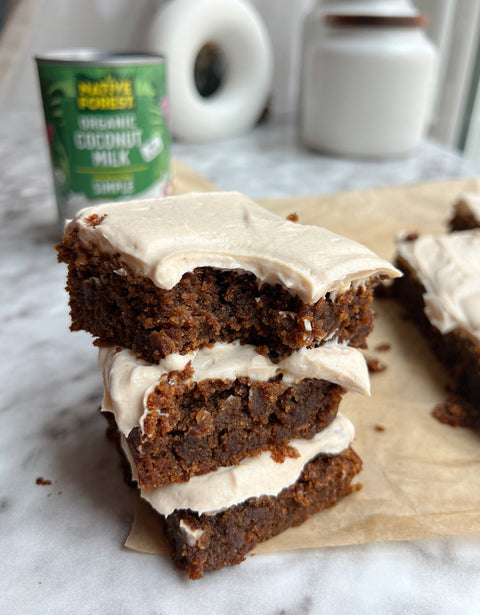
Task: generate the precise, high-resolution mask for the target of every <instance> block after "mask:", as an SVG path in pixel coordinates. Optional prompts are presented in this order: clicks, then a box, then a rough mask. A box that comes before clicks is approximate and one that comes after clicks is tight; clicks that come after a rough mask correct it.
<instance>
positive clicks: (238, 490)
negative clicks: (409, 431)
mask: <svg viewBox="0 0 480 615" xmlns="http://www.w3.org/2000/svg"><path fill="white" fill-rule="evenodd" d="M354 435H355V432H354V428H353V425H352V423H351V422H350V421H349V420H348V419H347V418H346V417H345V416H343V415H342V414H338V415H337V417H336V418H335V420H334V421H332V423H330V425H329V426H328V427H327V428H326V429H324V430H323V431H321V432H319V433H318V434H316V435H315V436H314V437H313V438H312V439H311V440H307V439H297V440H292V441H291V442H290V445H291V446H293V447H294V448H296V449H297V451H298V452H299V454H300V456H299V457H297V458H292V457H287V458H286V459H285V461H283V462H282V463H277V462H275V461H274V460H273V459H272V456H271V453H270V451H266V452H264V453H262V454H261V455H257V456H255V457H248V458H247V459H244V460H243V461H242V462H241V463H239V464H238V465H236V466H229V467H225V468H219V469H218V470H216V471H215V472H210V473H208V474H203V475H202V476H194V477H193V478H191V479H190V480H189V481H188V482H187V483H172V484H171V485H166V486H165V487H156V488H152V489H141V491H140V492H141V496H142V497H143V498H144V499H145V500H147V502H149V503H150V504H151V505H152V506H153V508H155V510H157V511H158V512H159V513H160V514H162V515H169V514H171V513H172V512H173V511H174V510H185V509H190V510H193V511H195V512H198V513H199V514H204V513H206V514H213V513H215V512H218V511H220V510H222V509H224V508H228V507H229V506H234V505H235V504H240V503H241V502H244V501H245V500H247V499H248V498H252V497H260V496H262V495H270V496H276V495H278V494H279V493H280V492H281V491H282V490H283V489H285V488H286V487H289V486H290V485H293V483H295V482H296V481H297V480H298V478H299V477H300V474H301V473H302V471H303V468H304V466H305V465H306V464H307V463H308V462H309V461H310V460H311V459H313V458H314V457H316V456H317V455H320V454H326V455H337V454H339V453H341V452H342V451H344V450H345V449H346V448H347V447H348V446H349V445H350V443H351V442H352V440H353V438H354ZM192 538H193V537H192Z"/></svg>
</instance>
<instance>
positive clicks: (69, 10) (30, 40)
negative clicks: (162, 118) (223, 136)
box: [0, 0, 480, 160]
mask: <svg viewBox="0 0 480 615" xmlns="http://www.w3.org/2000/svg"><path fill="white" fill-rule="evenodd" d="M248 1H249V2H250V3H251V4H252V5H254V7H255V8H256V9H257V10H258V12H259V13H260V15H261V16H262V17H263V20H264V23H265V25H266V27H267V30H268V32H269V35H270V38H271V42H272V48H273V58H274V69H273V85H272V96H271V102H270V105H269V111H270V114H271V115H272V116H273V117H281V116H292V117H294V116H295V115H296V114H297V111H298V98H299V82H300V64H301V52H300V49H301V36H302V23H303V20H304V17H305V15H306V14H307V13H308V11H310V10H311V9H312V7H313V5H314V0H248ZM225 2H227V3H228V2H229V0H225ZM339 3H340V2H339ZM332 4H333V5H334V4H335V2H332V0H329V1H328V5H329V6H331V5H332ZM414 4H415V6H416V8H417V9H418V10H419V11H420V12H422V13H425V14H426V15H427V16H428V25H427V34H428V36H429V37H430V39H431V40H432V41H433V43H434V44H435V46H436V47H437V49H438V54H439V69H438V78H437V83H436V90H435V94H434V104H433V112H432V114H431V122H430V127H429V135H430V137H432V138H434V139H436V140H438V141H439V142H441V143H443V144H445V145H448V146H450V147H452V148H456V149H460V150H463V151H464V152H465V154H466V155H467V156H470V157H472V158H474V159H476V160H480V91H479V74H480V62H479V34H480V0H415V1H414ZM161 5H162V1H161V0H136V1H135V3H132V2H131V0H0V24H2V26H1V27H2V32H1V34H0V109H1V110H12V109H31V110H35V112H38V113H40V112H41V104H40V98H39V91H38V85H37V83H36V74H35V67H34V63H33V61H32V57H33V56H34V55H35V54H36V53H41V52H43V51H45V50H46V49H59V48H60V49H61V48H65V47H79V46H80V47H85V46H87V47H96V48H98V47H101V48H104V49H110V50H113V49H114V50H120V51H121V50H133V51H134V50H138V51H143V50H145V40H146V32H148V29H149V25H150V23H151V22H152V19H153V16H154V15H155V14H156V12H157V11H158V9H159V7H160V6H161Z"/></svg>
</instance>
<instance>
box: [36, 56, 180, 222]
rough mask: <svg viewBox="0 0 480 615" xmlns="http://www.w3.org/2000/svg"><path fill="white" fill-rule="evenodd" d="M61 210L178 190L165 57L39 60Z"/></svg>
mask: <svg viewBox="0 0 480 615" xmlns="http://www.w3.org/2000/svg"><path fill="white" fill-rule="evenodd" d="M38 70H39V76H40V83H41V88H42V98H43V105H44V112H45V120H46V124H47V135H48V142H49V146H50V153H51V159H52V166H53V175H54V183H55V192H56V197H57V203H58V207H59V214H60V217H61V218H63V219H65V218H70V217H72V216H73V215H75V213H76V212H77V211H78V209H80V208H81V207H85V206H88V205H91V204H93V203H98V202H105V201H112V200H124V199H132V198H149V197H153V196H163V195H165V194H168V193H169V191H170V132H169V128H168V99H167V96H166V75H165V63H164V62H163V61H161V60H159V63H155V64H152V63H149V64H146V65H145V66H139V65H128V66H117V65H115V66H88V65H87V66H74V65H70V64H62V65H58V64H48V63H41V62H39V65H38Z"/></svg>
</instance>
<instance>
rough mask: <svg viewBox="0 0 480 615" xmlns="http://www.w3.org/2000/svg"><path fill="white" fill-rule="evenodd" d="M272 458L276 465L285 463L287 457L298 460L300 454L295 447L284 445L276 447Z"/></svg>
mask: <svg viewBox="0 0 480 615" xmlns="http://www.w3.org/2000/svg"><path fill="white" fill-rule="evenodd" d="M270 456H271V458H272V459H273V461H275V462H276V463H283V462H284V461H285V459H286V458H287V457H291V458H292V459H298V457H300V453H299V452H298V450H297V449H296V448H295V447H294V446H289V445H284V446H276V447H275V448H274V449H273V450H272V453H271V455H270Z"/></svg>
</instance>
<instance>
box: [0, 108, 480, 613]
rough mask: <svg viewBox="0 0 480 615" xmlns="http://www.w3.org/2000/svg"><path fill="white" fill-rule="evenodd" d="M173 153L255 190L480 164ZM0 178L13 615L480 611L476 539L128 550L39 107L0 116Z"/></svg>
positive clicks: (261, 132) (288, 134) (393, 179)
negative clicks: (267, 551)
mask: <svg viewBox="0 0 480 615" xmlns="http://www.w3.org/2000/svg"><path fill="white" fill-rule="evenodd" d="M175 153H176V154H177V155H178V156H179V157H181V158H182V159H183V160H184V161H185V162H187V163H188V164H190V165H191V166H193V167H195V168H197V169H198V170H199V171H201V172H202V173H204V174H206V175H208V176H209V177H210V178H211V179H213V180H214V181H216V182H217V183H218V185H219V186H221V187H222V188H225V189H242V190H244V191H245V192H246V193H247V194H249V195H250V196H252V197H254V198H259V197H273V196H282V195H285V196H287V195H288V196H289V195H292V194H306V193H312V194H313V193H320V192H332V191H336V190H344V189H354V188H361V187H365V186H374V185H385V184H389V183H395V184H399V183H403V182H419V181H424V180H432V179H445V178H448V177H463V176H465V177H467V176H475V175H480V169H479V168H478V167H476V166H475V165H473V164H471V163H468V162H466V161H464V160H462V159H461V158H460V157H458V156H456V155H455V154H453V153H451V152H448V151H445V150H444V149H442V148H439V147H437V146H435V145H433V144H428V145H425V146H424V147H423V148H422V149H421V150H420V151H418V152H417V153H416V154H415V155H414V156H413V157H412V158H410V159H407V160H404V161H401V162H399V161H395V162H386V163H382V164H374V163H371V162H364V163H354V162H350V161H345V160H334V159H330V158H325V157H319V156H316V155H313V154H310V153H308V152H305V151H303V150H302V149H300V148H298V147H297V146H296V145H295V139H294V132H293V130H292V129H288V128H287V129H284V128H282V127H268V126H264V127H262V128H260V129H258V130H257V131H256V132H255V133H254V134H251V135H248V136H246V137H244V138H241V139H236V140H235V141H231V142H228V143H224V144H221V145H215V146H210V145H205V146H195V147H192V146H187V145H180V144H178V145H176V146H175ZM0 185H1V192H0V216H1V225H0V237H1V243H0V263H1V268H0V271H1V282H2V288H1V297H2V300H1V303H0V312H1V314H0V319H1V320H0V321H1V323H2V326H1V329H0V339H1V348H2V356H3V361H2V365H1V370H0V378H1V380H0V387H1V388H0V390H1V396H0V400H1V408H0V419H1V428H0V450H1V453H0V556H1V557H0V561H1V567H2V574H1V575H0V612H1V613H2V614H3V613H5V614H8V615H13V614H21V615H25V614H30V613H42V614H44V613H48V614H51V613H53V614H56V613H61V614H65V613H75V614H77V613H78V614H84V613H85V614H87V613H88V614H90V615H91V614H96V613H99V614H102V615H110V614H111V615H130V614H134V613H135V614H138V613H142V615H143V614H153V613H155V614H161V615H175V614H177V613H182V614H186V613H198V614H203V613H205V614H206V613H209V614H212V615H213V614H216V613H220V614H223V613H229V614H232V615H234V614H237V613H239V614H243V613H262V614H266V615H270V614H271V615H273V614H276V615H280V614H285V615H286V614H288V615H297V614H298V615H307V614H317V613H327V614H329V615H334V614H337V613H338V614H341V613H350V614H351V615H354V614H360V613H368V614H370V613H388V614H392V615H394V614H397V613H398V614H402V615H405V614H410V613H415V614H416V613H422V614H428V615H442V614H447V613H463V614H472V615H473V614H477V613H479V612H480V537H469V538H465V537H456V538H437V539H428V540H420V541H413V542H404V543H383V544H369V545H361V546H355V547H345V548H329V549H323V550H319V549H315V550H308V551H303V552H292V553H284V554H275V555H258V556H256V557H249V558H247V560H246V561H245V562H244V563H243V564H242V565H241V566H239V567H234V568H229V569H224V570H221V571H219V572H217V573H213V574H208V575H207V576H206V577H205V578H204V579H202V580H200V581H196V582H190V581H187V580H186V579H185V578H184V577H183V575H182V574H180V573H178V572H177V571H176V570H175V569H174V568H173V567H172V565H171V564H170V562H169V560H167V559H163V558H160V557H155V556H149V555H142V554H139V553H133V552H130V551H128V550H126V549H125V548H123V547H122V544H123V541H124V539H125V537H126V535H127V533H128V530H129V524H130V520H131V516H132V511H133V495H132V492H131V490H130V489H129V488H128V487H127V486H126V485H125V484H124V483H123V481H122V476H121V472H120V470H119V467H118V460H117V457H116V454H115V451H114V450H113V449H112V446H111V444H110V443H109V442H108V441H107V440H106V438H105V436H104V428H105V425H104V420H103V418H102V417H101V416H100V415H99V414H98V413H97V412H96V408H97V406H98V404H99V402H100V397H101V382H100V377H99V374H98V372H97V366H96V353H95V350H94V349H93V347H92V346H91V341H90V339H89V337H88V336H87V335H86V334H82V333H75V334H72V333H70V332H69V331H68V326H69V320H68V310H67V298H66V294H65V291H64V278H65V270H64V268H63V266H60V265H58V264H57V263H56V257H55V252H54V250H53V242H54V240H55V238H56V227H55V209H54V204H53V196H52V192H51V183H50V175H49V167H48V162H47V157H46V152H45V143H44V140H43V135H42V134H41V132H39V127H38V118H27V117H25V116H23V115H6V114H4V115H2V116H1V122H0ZM39 476H43V477H44V478H47V479H50V480H52V485H46V486H38V485H36V484H35V481H36V478H37V477H39Z"/></svg>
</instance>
